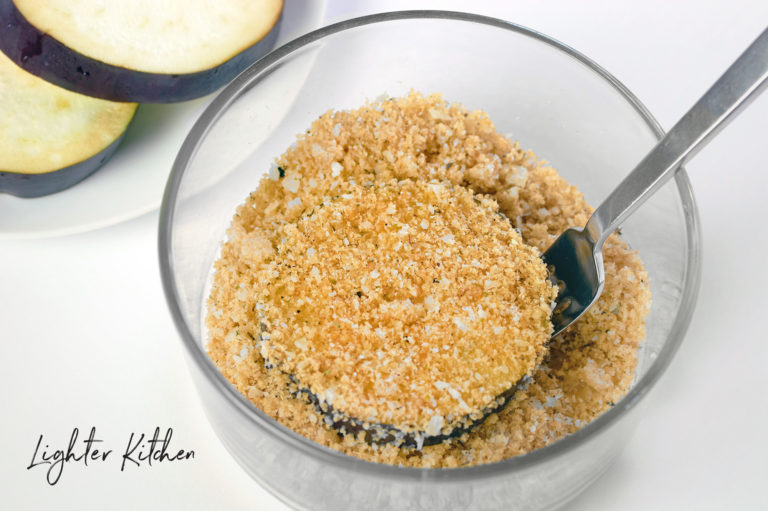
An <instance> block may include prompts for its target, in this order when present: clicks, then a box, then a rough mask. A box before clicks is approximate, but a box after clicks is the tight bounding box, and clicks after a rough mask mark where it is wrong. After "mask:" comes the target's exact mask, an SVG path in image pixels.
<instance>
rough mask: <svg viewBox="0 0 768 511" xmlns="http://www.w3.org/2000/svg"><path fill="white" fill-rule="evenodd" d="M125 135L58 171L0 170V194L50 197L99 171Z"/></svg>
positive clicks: (23, 196) (27, 197)
mask: <svg viewBox="0 0 768 511" xmlns="http://www.w3.org/2000/svg"><path fill="white" fill-rule="evenodd" d="M126 131H127V130H126ZM125 133H126V132H125V131H123V134H122V135H120V136H119V137H118V138H116V139H115V141H114V142H112V143H111V144H109V145H108V146H107V147H105V148H104V149H102V150H101V151H99V152H98V153H96V154H94V155H93V156H91V157H90V158H88V159H86V160H83V161H81V162H78V163H75V164H73V165H70V166H69V167H64V168H62V169H59V170H55V171H52V172H45V173H42V174H24V173H21V172H5V171H1V170H0V193H9V194H11V195H15V196H17V197H22V198H26V199H29V198H33V197H42V196H44V195H50V194H52V193H56V192H60V191H62V190H64V189H66V188H69V187H71V186H74V185H76V184H77V183H79V182H80V181H82V180H83V179H85V178H86V177H88V176H90V175H91V174H93V173H94V172H96V171H97V170H99V167H101V166H102V165H104V164H105V163H106V162H107V160H109V158H111V157H112V154H114V152H115V150H116V149H117V146H119V145H120V142H122V141H123V138H124V137H125Z"/></svg>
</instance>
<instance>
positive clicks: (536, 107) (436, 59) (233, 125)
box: [160, 13, 699, 471]
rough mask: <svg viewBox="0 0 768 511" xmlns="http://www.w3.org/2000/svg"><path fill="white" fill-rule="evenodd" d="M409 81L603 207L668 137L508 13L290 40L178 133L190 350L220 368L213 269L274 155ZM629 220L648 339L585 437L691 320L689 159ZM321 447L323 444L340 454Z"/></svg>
mask: <svg viewBox="0 0 768 511" xmlns="http://www.w3.org/2000/svg"><path fill="white" fill-rule="evenodd" d="M411 89H414V90H417V91H420V92H422V93H431V92H440V93H442V94H443V95H444V98H445V99H446V100H448V101H451V102H454V101H456V102H461V103H463V104H464V105H465V106H467V107H468V108H470V109H481V110H484V111H486V112H487V113H488V114H489V116H490V118H491V120H492V121H494V122H495V124H496V126H497V127H498V129H499V130H500V131H501V132H502V133H505V134H509V135H510V136H511V137H513V138H515V139H517V140H519V141H520V143H521V146H522V147H523V148H526V149H531V150H533V151H534V152H535V153H536V154H537V155H538V156H539V157H540V158H543V159H546V160H547V161H548V162H550V163H551V165H552V166H554V167H555V168H556V169H558V171H559V172H560V174H561V175H562V176H564V177H565V178H566V179H568V180H569V181H570V182H571V183H572V184H575V185H576V186H578V187H579V189H580V190H581V191H582V192H584V194H585V195H586V197H587V199H588V200H589V202H590V203H591V204H592V205H594V206H596V205H598V204H599V202H600V201H601V200H602V199H603V198H604V197H605V196H607V194H608V193H609V191H610V190H611V189H612V188H613V187H614V186H615V185H617V184H618V183H619V181H620V180H621V179H622V178H623V176H624V175H626V173H627V172H629V170H631V169H632V168H633V167H634V164H635V163H637V162H638V161H639V160H640V159H641V157H642V156H643V155H644V154H645V153H646V152H647V151H648V149H650V148H651V147H652V146H653V145H654V144H655V143H656V141H657V139H658V136H659V129H658V127H657V126H656V124H655V122H654V121H653V120H652V119H651V118H650V117H649V116H648V114H647V113H646V112H645V110H644V108H643V107H642V105H640V104H639V103H638V102H636V100H635V99H634V98H633V97H632V96H631V95H630V94H629V93H628V92H627V91H626V90H624V89H623V87H622V86H621V85H620V84H618V83H617V82H615V81H614V79H613V78H612V77H610V76H609V75H608V74H607V73H605V72H604V71H602V70H601V69H600V68H598V67H597V66H596V65H594V64H593V63H591V62H590V61H589V60H588V59H586V58H584V57H583V56H581V55H579V54H578V53H576V52H574V51H573V50H570V49H569V48H567V47H564V46H562V45H560V44H559V43H556V42H554V41H551V40H550V39H548V38H546V37H545V36H542V35H540V34H537V33H535V32H532V31H528V30H526V29H522V28H520V27H518V26H515V25H510V24H507V23H504V22H501V21H498V20H490V19H487V18H482V17H478V16H473V15H464V14H450V13H442V14H441V13H432V14H429V15H425V14H424V13H421V14H410V15H409V14H402V13H400V14H392V15H379V16H377V17H373V18H365V19H363V21H360V20H353V21H351V22H345V23H342V24H339V25H334V26H331V27H326V28H324V29H321V30H319V31H317V32H314V33H312V34H309V35H307V36H304V37H302V38H300V39H298V40H297V41H294V42H293V43H289V44H288V45H286V46H285V47H283V48H281V49H279V50H277V51H276V52H274V53H273V54H271V55H269V56H267V57H266V58H265V59H263V60H262V61H260V62H259V63H257V64H255V65H254V66H252V67H251V68H249V69H248V70H247V71H246V72H245V73H243V74H242V75H241V76H240V77H238V78H237V79H236V80H235V81H234V82H233V83H232V84H230V85H229V86H228V87H227V88H226V89H225V90H224V91H223V92H222V93H221V94H220V96H219V97H218V98H217V99H216V100H215V101H214V102H213V104H212V105H211V106H210V107H209V109H208V110H207V111H206V112H205V113H204V114H203V116H202V117H201V119H200V120H199V121H198V123H197V125H196V126H195V128H194V129H193V131H192V132H191V134H190V135H189V137H188V138H187V141H186V142H185V144H184V146H183V147H182V150H181V152H180V154H179V157H178V158H177V161H176V163H175V165H174V169H173V173H172V176H171V179H170V181H169V186H168V188H167V190H166V197H165V200H164V205H163V209H162V213H161V230H160V250H161V254H160V258H161V268H162V273H163V278H164V283H165V286H166V291H167V294H168V299H169V303H170V306H171V310H172V312H173V313H174V316H175V319H176V321H177V325H178V326H179V329H180V332H181V334H182V337H183V340H184V342H185V344H187V347H188V348H189V349H190V350H192V352H196V353H198V354H199V353H203V356H202V357H197V356H193V359H194V360H195V361H194V362H193V364H197V365H200V367H201V368H203V366H205V365H206V364H208V366H210V367H207V368H203V369H204V372H206V373H207V374H214V373H216V372H217V370H216V368H215V367H213V366H212V364H211V363H210V361H209V360H208V359H207V356H206V355H205V354H204V347H203V344H204V332H203V328H202V319H203V303H204V300H205V297H206V292H207V290H206V283H207V281H208V277H209V274H210V270H211V265H212V263H213V261H214V260H215V258H216V255H217V252H218V248H219V246H220V243H221V241H222V240H223V238H224V235H225V230H226V228H227V227H228V225H229V223H230V220H231V218H232V215H233V213H234V211H235V208H236V206H237V205H238V204H240V203H241V202H242V201H243V200H244V199H245V197H246V196H247V195H248V194H249V193H250V191H252V190H254V189H255V188H256V187H257V185H258V182H259V180H260V178H261V177H262V176H263V175H264V173H265V172H266V170H267V169H268V168H269V165H270V163H271V162H272V161H273V160H274V158H275V157H276V156H278V155H279V154H281V153H282V152H283V151H284V150H285V149H286V148H287V147H288V146H289V145H290V144H291V143H292V142H293V141H294V139H295V137H296V135H297V134H299V133H302V132H303V131H304V130H306V129H307V128H308V127H309V125H310V123H311V121H312V120H313V119H315V118H316V117H318V116H319V115H320V114H322V113H324V112H325V111H327V110H329V109H345V108H355V107H358V106H360V105H361V104H363V103H364V102H365V101H366V100H369V99H370V100H372V99H375V98H377V97H378V96H380V95H381V94H388V95H391V96H397V95H402V94H406V93H407V92H408V91H410V90H411ZM622 233H623V236H624V238H625V239H626V240H627V241H628V242H629V243H630V245H631V246H632V247H633V248H635V249H637V250H638V251H639V253H640V256H641V257H642V259H643V261H644V262H645V265H646V268H647V270H648V273H649V275H650V282H651V291H652V296H653V303H652V307H651V312H650V315H649V317H648V320H647V340H646V342H645V346H644V348H643V350H642V353H641V360H640V364H639V366H638V370H637V379H636V383H635V385H634V388H633V390H632V391H631V393H630V395H629V397H628V398H625V400H624V401H623V402H622V403H620V404H619V405H618V406H616V407H614V409H612V410H610V411H609V413H607V414H606V415H604V416H603V417H601V418H600V419H598V420H597V421H595V422H594V423H592V424H591V425H590V426H588V427H587V428H585V429H586V432H585V433H584V434H585V435H587V436H588V435H596V434H599V430H600V428H601V427H607V425H608V423H610V421H611V420H616V418H617V417H618V416H620V415H621V414H622V413H623V410H624V409H626V408H629V407H631V406H633V404H634V402H635V401H636V398H637V397H638V396H641V395H643V394H644V393H645V392H646V391H647V390H648V388H650V386H651V385H652V383H653V381H655V379H656V378H657V377H658V375H659V373H660V372H661V370H663V368H664V367H665V366H666V365H667V364H668V362H669V359H670V358H671V356H672V354H673V353H674V351H675V349H676V347H677V345H678V344H679V342H680V339H681V337H682V334H683V332H684V330H685V328H686V326H687V323H688V319H689V317H690V313H691V310H692V306H693V301H694V297H695V294H696V288H697V283H698V250H699V248H698V244H697V243H698V231H697V225H696V211H695V206H694V203H693V199H692V195H691V192H690V187H689V185H688V182H687V178H686V177H685V175H684V173H680V174H679V175H678V177H677V179H676V180H673V181H671V182H670V183H668V184H667V185H666V186H665V187H664V188H663V189H661V190H660V191H659V192H658V193H657V194H656V195H655V196H654V197H653V198H652V199H651V200H650V201H649V202H648V203H647V204H646V205H644V206H643V207H642V208H641V209H640V210H639V211H638V212H637V213H636V214H635V215H634V216H633V217H632V218H631V219H630V220H629V221H628V222H627V223H626V224H625V225H624V226H623V228H622ZM215 385H216V386H218V387H219V388H220V389H221V392H222V393H228V392H230V393H231V392H235V391H234V390H233V389H232V388H227V387H226V385H225V384H223V383H221V382H218V383H216V384H215ZM222 399H223V398H222ZM606 416H607V417H606ZM613 416H615V417H614V418H612V417H613ZM251 420H252V421H253V423H254V427H257V426H258V427H261V428H277V425H276V424H274V423H272V422H271V421H270V420H268V419H265V418H264V417H263V416H261V415H259V414H258V413H256V412H255V409H254V413H253V414H252V417H251ZM601 421H603V422H605V423H606V425H604V426H601V425H600V424H598V423H600V422H601ZM582 436H584V435H582ZM566 440H568V439H566ZM575 441H581V440H574V442H575ZM304 442H305V443H306V444H308V448H309V449H313V448H315V447H313V445H312V444H311V442H309V441H304ZM562 442H564V441H561V442H558V443H562ZM552 447H554V446H552ZM552 447H547V448H545V449H542V451H546V450H547V449H552ZM316 449H317V453H318V455H319V456H328V455H329V453H327V452H325V451H324V450H323V449H321V448H320V447H316ZM524 458H526V456H522V457H519V459H513V460H509V461H510V464H508V465H507V466H506V468H504V467H502V468H500V470H507V469H514V467H515V466H519V465H520V464H521V463H523V464H524V463H525V461H520V460H523V459H524ZM516 460H517V461H516ZM350 463H354V462H353V461H350ZM515 464H517V465H515ZM461 470H470V471H471V470H473V469H461Z"/></svg>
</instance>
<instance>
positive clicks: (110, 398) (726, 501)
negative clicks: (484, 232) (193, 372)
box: [0, 0, 768, 510]
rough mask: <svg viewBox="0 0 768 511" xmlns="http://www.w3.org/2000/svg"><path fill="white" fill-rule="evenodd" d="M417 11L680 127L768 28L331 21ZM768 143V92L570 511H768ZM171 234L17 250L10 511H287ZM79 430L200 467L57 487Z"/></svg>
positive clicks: (733, 6)
mask: <svg viewBox="0 0 768 511" xmlns="http://www.w3.org/2000/svg"><path fill="white" fill-rule="evenodd" d="M360 4H362V3H360ZM384 5H386V7H383V6H384ZM415 6H419V7H443V8H462V6H463V8H464V9H465V10H466V9H471V10H474V11H476V12H480V13H483V14H489V15H493V16H497V17H501V18H505V19H507V20H510V21H514V22H517V23H520V24H522V25H526V26H528V27H531V28H535V29H537V30H539V31H541V32H544V33H546V34H548V35H551V36H553V37H555V38H556V39H559V40H561V41H563V42H565V43H566V44H569V45H571V46H573V47H574V48H576V49H578V50H580V51H581V52H583V53H585V54H587V55H588V56H590V57H592V58H593V59H594V60H596V61H597V62H598V63H599V64H601V65H602V66H604V67H605V68H606V69H608V71H610V72H612V73H613V74H614V75H616V76H617V77H618V78H619V80H621V81H622V82H623V83H624V84H626V85H627V86H628V87H629V88H630V89H631V90H632V91H634V92H635V94H636V95H637V96H638V97H639V98H640V100H641V101H643V102H644V103H645V104H646V106H648V108H649V109H650V110H651V112H652V113H653V114H654V115H655V116H656V117H657V119H658V120H659V121H660V123H661V124H662V126H664V127H665V128H669V127H670V126H671V125H672V123H673V122H674V121H675V120H676V119H677V118H678V117H679V116H680V115H682V114H683V113H684V111H685V110H686V109H687V108H688V107H689V106H690V105H691V104H692V103H693V102H694V101H695V100H696V99H697V98H698V97H699V96H700V95H701V94H702V93H703V92H704V90H705V89H706V88H707V87H708V86H709V85H710V84H711V83H712V82H713V81H714V80H715V79H716V78H717V77H718V76H719V75H720V73H721V72H722V71H723V70H724V69H725V68H726V67H727V65H728V64H729V63H730V62H731V61H732V60H733V59H734V58H735V57H736V56H737V55H738V54H739V53H740V52H741V50H743V49H744V48H745V47H746V46H747V45H748V44H749V43H750V42H751V41H752V40H753V39H754V37H756V36H757V35H758V33H759V32H760V31H761V30H762V29H764V28H765V26H766V24H768V3H767V2H765V1H764V0H762V1H758V0H755V1H728V2H725V1H722V2H662V1H645V2H634V3H632V4H628V3H623V2H596V1H589V2H587V1H581V2H569V1H550V2H534V1H516V2H501V1H500V2H481V1H475V2H470V3H467V2H461V3H460V2H406V1H391V2H386V4H384V3H383V2H370V3H366V4H364V5H358V4H357V3H352V2H349V3H347V2H340V1H339V0H331V6H330V9H329V14H328V15H329V17H330V18H340V17H347V16H349V15H353V14H356V13H363V12H365V13H368V12H373V11H376V10H383V9H387V10H391V9H396V8H406V7H415ZM490 78H491V77H489V79H490ZM767 145H768V94H766V95H764V96H763V97H762V98H759V99H758V100H757V101H755V103H754V104H753V106H752V107H751V109H750V110H749V111H747V112H746V113H744V114H743V115H742V116H741V117H740V118H739V119H737V120H736V121H735V122H734V123H733V124H732V125H731V126H730V127H729V128H727V129H726V130H725V131H724V132H723V133H722V135H721V136H720V137H719V138H718V139H716V140H715V141H714V142H712V143H711V144H710V146H709V147H707V148H706V149H704V150H703V151H702V152H701V153H700V154H699V156H698V157H697V158H696V160H694V161H693V162H692V163H690V164H689V165H688V170H689V173H690V176H691V180H692V182H693V186H694V191H695V193H696V197H697V199H698V203H699V208H700V212H701V221H702V227H703V236H704V271H703V283H702V288H701V295H700V299H699V303H698V307H697V311H696V314H695V316H694V319H693V322H692V324H691V327H690V329H689V331H688V334H687V338H686V341H685V342H684V344H683V346H682V348H681V350H680V351H679V353H678V354H677V356H676V359H675V360H674V361H673V363H672V365H671V367H670V368H669V370H668V371H667V373H666V374H665V375H664V376H663V378H662V379H661V381H660V382H659V384H658V385H657V386H656V388H655V389H654V391H653V393H652V394H651V396H650V398H649V399H650V402H649V405H648V406H647V408H646V417H645V419H644V421H643V422H642V423H641V425H640V427H639V429H638V431H637V433H636V435H635V436H634V438H633V439H632V441H631V442H630V443H629V444H628V445H627V447H626V450H625V452H624V453H623V455H622V456H621V457H620V459H619V460H618V461H617V462H616V463H615V465H614V466H613V469H612V470H610V471H609V473H608V474H606V476H605V477H603V478H602V479H600V480H599V481H598V482H597V483H596V484H595V485H594V486H592V487H591V488H589V489H588V490H587V491H586V492H585V493H584V494H583V495H581V496H580V497H578V498H577V499H576V500H575V501H574V502H573V503H572V505H571V506H569V508H568V509H572V510H587V509H590V510H613V509H625V510H647V509H655V510H677V509H702V510H709V509H765V507H763V506H765V499H764V498H763V496H764V495H765V487H766V483H768V369H766V366H768V339H767V337H768V335H766V333H765V326H763V327H760V326H759V325H760V323H761V321H764V320H765V319H766V316H767V315H766V310H767V309H766V306H767V305H768V300H767V299H766V297H765V293H766V287H768V266H766V265H765V262H764V260H765V258H764V254H766V253H768V234H767V232H768V229H767V228H766V222H767V221H768V205H767V204H766V203H767V201H766V199H767V198H768V152H767V151H766V146H767ZM157 171H158V172H167V171H168V169H157ZM78 207H83V208H87V207H88V204H81V205H79V206H78ZM3 214H4V212H3V211H0V215H3ZM50 214H51V215H56V214H57V212H56V211H50ZM156 226H157V212H154V213H150V214H147V215H144V216H143V217H140V218H138V219H135V220H132V221H129V222H127V223H123V224H120V225H117V226H113V227H110V228H107V229H102V230H98V231H94V232H91V233H86V234H80V235H74V236H68V237H61V238H55V239H47V240H26V241H2V242H0V363H1V364H2V371H0V388H1V389H2V390H0V396H1V397H0V399H1V403H0V404H1V406H2V407H1V408H0V409H1V410H2V417H1V418H0V508H3V509H44V508H58V509H98V510H101V509H259V510H272V509H274V510H278V509H285V508H284V506H282V504H280V503H279V502H277V501H276V500H275V499H274V498H273V497H271V496H270V495H268V494H267V493H266V492H265V491H264V490H263V489H261V488H260V487H259V486H258V485H257V484H256V483H254V482H252V481H251V480H250V479H249V477H248V476H247V475H245V473H244V472H242V471H241V470H240V468H239V467H238V466H237V465H236V464H235V462H234V461H232V460H231V458H230V457H229V455H228V454H227V453H226V452H225V450H224V448H223V447H222V446H221V445H220V443H219V442H218V440H217V438H216V437H215V435H214V433H213V431H212V430H211V429H210V427H209V426H208V423H207V422H206V420H205V418H204V416H203V413H202V410H201V408H200V406H199V404H198V401H197V397H196V395H195V392H194V390H193V389H192V387H191V380H190V378H189V375H188V373H187V369H186V367H185V363H184V360H183V359H182V352H181V344H180V342H178V339H177V335H176V332H175V330H174V327H173V325H172V323H171V320H170V317H169V315H168V312H167V308H166V305H165V301H164V297H163V294H162V290H161V287H160V280H159V271H158V265H157V256H156ZM75 426H78V427H79V428H80V429H81V430H87V429H89V428H90V427H91V426H96V427H97V428H98V430H97V431H98V437H99V438H100V439H103V440H104V444H105V446H106V447H108V448H113V449H115V451H118V452H117V453H116V454H117V455H118V456H119V451H120V450H121V449H123V448H124V444H125V443H126V442H127V439H128V436H129V435H130V433H131V432H150V433H151V431H152V430H153V429H154V427H155V426H160V427H162V428H165V427H168V426H171V427H173V428H174V437H173V442H172V445H173V446H175V447H179V448H184V449H194V450H195V453H196V458H195V460H194V461H190V462H184V463H172V464H161V465H156V466H153V467H151V468H147V467H142V468H133V469H131V470H126V471H125V472H120V469H119V463H117V462H116V460H111V461H112V462H109V463H103V464H96V465H92V466H89V467H87V468H85V467H83V466H81V465H70V466H67V467H65V469H64V474H63V476H62V479H61V481H60V482H59V483H58V484H57V485H56V486H53V487H50V486H48V485H47V484H46V483H45V480H44V473H43V471H41V470H39V469H33V470H25V467H26V466H27V465H28V464H29V462H30V460H31V457H32V452H33V450H34V447H35V444H36V442H37V437H38V435H39V434H41V433H42V434H44V435H45V436H46V440H48V441H51V444H52V445H55V446H61V447H64V446H65V445H66V442H67V440H68V438H69V435H70V433H71V431H72V428H73V427H75Z"/></svg>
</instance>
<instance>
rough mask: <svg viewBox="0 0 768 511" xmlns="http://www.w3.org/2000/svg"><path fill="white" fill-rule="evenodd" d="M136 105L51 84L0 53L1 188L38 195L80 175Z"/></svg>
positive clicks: (104, 151)
mask: <svg viewBox="0 0 768 511" xmlns="http://www.w3.org/2000/svg"><path fill="white" fill-rule="evenodd" d="M137 106H138V105H136V103H115V102H112V101H105V100H103V99H97V98H90V97H87V96H83V95H82V94H77V93H75V92H70V91H68V90H64V89H62V88H61V87H56V86H55V85H51V84H50V83H48V82H46V81H45V80H42V79H40V78H38V77H36V76H33V75H31V74H29V73H27V72H26V71H24V70H23V69H21V68H20V67H18V66H17V65H16V64H14V63H13V62H11V61H10V60H9V59H8V58H7V57H6V56H5V55H3V54H2V53H0V193H1V192H6V193H10V194H11V195H17V196H19V197H39V196H41V195H48V194H51V193H54V192H58V191H60V190H63V189H65V188H69V187H70V186H72V185H74V184H75V183H77V182H79V181H82V180H83V179H85V178H86V177H87V176H88V175H90V174H92V173H93V172H95V171H96V170H97V169H98V168H99V167H100V166H101V165H103V164H104V162H105V161H107V160H108V159H109V157H110V156H111V155H112V153H113V152H114V151H115V149H117V146H118V145H119V143H120V141H121V140H122V138H123V135H124V134H125V130H126V128H127V127H128V125H129V124H130V123H131V120H132V119H133V115H134V113H136V108H137Z"/></svg>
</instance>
